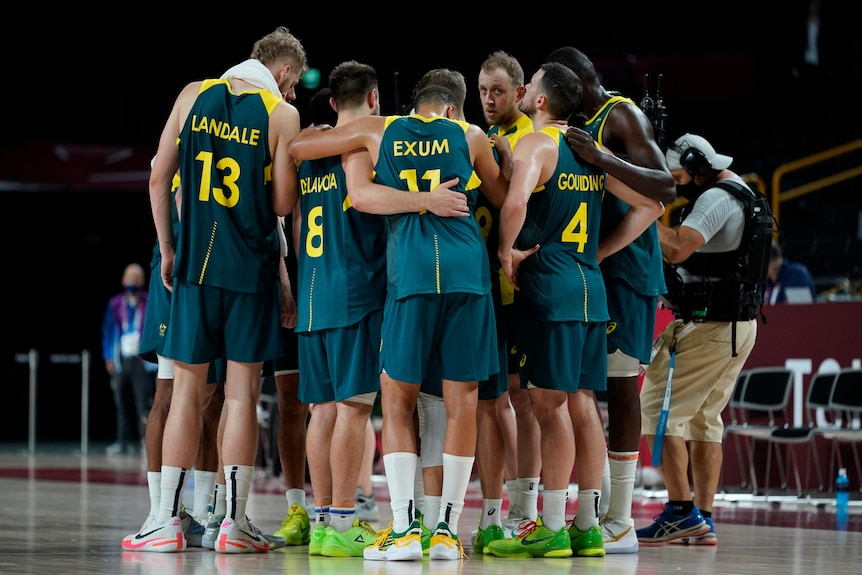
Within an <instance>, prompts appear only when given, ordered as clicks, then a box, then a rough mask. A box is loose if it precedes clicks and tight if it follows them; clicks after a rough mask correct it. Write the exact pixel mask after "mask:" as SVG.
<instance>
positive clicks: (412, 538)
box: [363, 519, 422, 561]
mask: <svg viewBox="0 0 862 575" xmlns="http://www.w3.org/2000/svg"><path fill="white" fill-rule="evenodd" d="M363 557H365V558H366V559H369V560H371V561H413V560H416V559H422V527H421V526H420V524H419V521H418V520H416V519H414V520H413V522H412V523H411V524H410V526H409V527H408V528H407V530H406V531H404V532H403V533H397V532H395V531H393V530H392V524H391V523H390V525H389V528H388V529H386V530H385V531H383V532H381V533H380V534H379V535H378V537H377V540H376V541H375V542H374V544H373V545H370V546H368V547H366V548H365V551H364V552H363Z"/></svg>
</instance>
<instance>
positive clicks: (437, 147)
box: [392, 139, 449, 156]
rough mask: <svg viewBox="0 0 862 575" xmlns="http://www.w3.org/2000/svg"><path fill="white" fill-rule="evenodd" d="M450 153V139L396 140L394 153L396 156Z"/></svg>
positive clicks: (393, 147)
mask: <svg viewBox="0 0 862 575" xmlns="http://www.w3.org/2000/svg"><path fill="white" fill-rule="evenodd" d="M448 153H449V140H448V139H443V140H430V141H429V140H420V141H415V140H413V141H410V140H395V141H394V142H392V154H393V155H395V156H436V155H439V154H448Z"/></svg>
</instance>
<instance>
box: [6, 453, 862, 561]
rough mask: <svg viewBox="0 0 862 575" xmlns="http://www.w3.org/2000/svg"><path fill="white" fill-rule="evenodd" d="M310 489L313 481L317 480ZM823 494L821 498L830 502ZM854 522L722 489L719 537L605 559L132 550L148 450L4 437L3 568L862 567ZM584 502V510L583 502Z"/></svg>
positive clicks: (860, 505)
mask: <svg viewBox="0 0 862 575" xmlns="http://www.w3.org/2000/svg"><path fill="white" fill-rule="evenodd" d="M308 490H309V492H310V488H308ZM375 495H376V497H377V500H378V505H379V506H380V511H381V517H380V521H378V522H377V523H376V524H375V527H377V528H383V527H386V526H387V525H388V523H389V520H390V519H391V513H390V512H389V505H388V496H387V490H386V486H385V481H384V480H383V478H381V477H376V485H375ZM663 502H664V499H663V494H662V493H661V492H656V493H649V492H643V491H640V490H639V491H638V493H637V495H636V500H635V505H634V515H635V522H636V525H637V526H638V527H641V526H644V525H647V524H649V523H650V522H651V520H652V517H653V516H654V515H656V514H657V513H659V511H660V507H661V505H662V503H663ZM818 503H819V505H818ZM851 503H852V505H851V513H850V517H849V521H848V523H847V527H846V530H839V529H838V528H837V525H836V515H835V510H834V506H833V505H832V504H831V502H830V501H829V500H828V495H824V496H823V499H818V500H814V501H812V500H806V499H800V498H792V497H786V498H775V499H773V500H771V501H770V500H767V501H763V500H757V499H756V498H751V499H750V500H746V498H744V497H732V496H720V497H719V499H718V500H717V501H716V507H715V509H714V513H713V518H714V521H715V525H716V531H717V535H718V541H719V543H718V545H717V546H715V547H686V546H682V545H666V546H664V547H649V548H647V547H642V548H641V550H640V551H639V552H638V553H636V554H632V555H608V556H607V557H605V558H602V559H598V558H571V559H502V558H497V557H488V556H481V555H478V556H474V555H472V554H471V551H472V550H471V549H470V548H469V545H465V550H466V551H467V553H468V555H470V556H469V557H468V558H467V559H465V560H463V561H453V562H449V561H434V562H430V561H429V560H428V559H424V560H422V561H418V562H392V563H386V562H375V561H365V560H363V559H360V558H355V559H354V558H327V557H309V556H308V555H307V547H288V548H284V549H279V550H273V551H270V552H269V553H265V554H257V555H222V554H216V553H214V552H212V551H208V550H201V549H189V550H187V551H185V552H183V553H175V554H158V553H129V552H125V551H123V549H122V547H121V545H120V542H121V540H122V538H123V536H125V535H126V534H128V533H131V532H134V531H135V530H137V528H138V527H139V526H140V523H141V521H142V520H143V519H144V517H145V516H146V513H147V511H148V509H149V500H148V497H147V488H146V479H145V473H144V471H143V469H142V464H141V459H140V457H138V456H121V457H105V456H103V455H96V456H93V455H88V456H84V457H82V456H80V455H75V454H74V453H70V454H62V453H59V454H58V453H51V454H46V455H40V454H38V453H37V454H36V455H28V454H26V453H25V452H24V453H19V452H17V451H15V450H9V449H5V450H4V449H3V448H2V444H0V509H2V524H0V574H14V575H23V574H38V575H48V574H50V575H57V574H61V573H62V574H68V575H85V574H86V575H90V574H129V575H132V574H134V575H175V574H176V575H179V574H195V575H210V574H213V575H216V574H219V575H222V574H231V575H243V574H255V573H268V574H274V573H286V574H287V573H296V574H312V575H330V574H331V575H348V574H352V573H364V574H379V575H427V574H438V573H439V574H441V575H450V574H451V575H454V574H458V573H460V574H463V575H472V574H487V575H491V574H495V575H496V574H502V575H507V574H520V573H525V572H528V571H529V572H531V573H532V574H533V575H549V574H554V575H557V574H560V575H561V574H564V573H584V574H590V575H634V574H638V573H644V574H652V573H655V574H672V573H681V574H694V573H711V574H757V573H763V574H770V575H771V574H774V573H780V574H799V575H821V574H822V575H837V574H844V573H847V574H851V573H852V574H856V575H858V574H860V573H862V501H860V498H859V494H854V501H852V502H851ZM480 505H481V495H480V494H479V492H478V484H475V485H471V487H470V491H469V493H468V500H467V506H466V509H465V512H464V515H463V517H462V519H461V523H460V526H461V532H462V533H461V536H462V537H465V541H466V540H469V533H470V531H471V530H473V529H474V528H475V526H476V525H478V518H479V513H480V511H481V508H480ZM286 511H287V509H286V502H285V499H284V495H283V491H282V489H281V486H280V485H279V480H278V479H277V478H273V477H264V476H261V477H260V478H258V479H256V480H255V486H254V490H253V492H252V495H251V497H250V500H249V516H250V517H251V518H252V520H253V521H254V522H255V524H257V525H258V526H260V527H261V528H263V529H264V530H266V531H270V532H272V531H274V530H275V529H277V528H278V527H279V526H280V524H281V520H282V519H283V518H284V515H285V513H286ZM571 512H572V513H573V512H574V509H572V510H571Z"/></svg>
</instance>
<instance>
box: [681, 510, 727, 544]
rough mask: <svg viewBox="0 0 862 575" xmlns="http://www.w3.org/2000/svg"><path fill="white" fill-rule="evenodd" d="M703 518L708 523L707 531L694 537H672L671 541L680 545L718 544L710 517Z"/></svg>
mask: <svg viewBox="0 0 862 575" xmlns="http://www.w3.org/2000/svg"><path fill="white" fill-rule="evenodd" d="M704 519H705V520H706V524H707V525H709V531H707V532H706V533H704V534H703V535H698V536H696V537H683V538H682V539H674V540H673V541H671V543H680V544H682V545H718V537H716V535H715V526H714V525H713V524H712V517H704Z"/></svg>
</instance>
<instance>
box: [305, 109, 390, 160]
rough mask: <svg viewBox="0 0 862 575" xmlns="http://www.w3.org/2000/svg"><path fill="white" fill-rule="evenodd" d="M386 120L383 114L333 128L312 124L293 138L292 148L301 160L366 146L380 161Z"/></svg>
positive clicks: (374, 158)
mask: <svg viewBox="0 0 862 575" xmlns="http://www.w3.org/2000/svg"><path fill="white" fill-rule="evenodd" d="M385 121H386V118H384V117H383V116H368V117H364V118H357V119H356V120H353V121H352V122H348V123H347V124H344V125H343V126H336V127H335V128H331V129H323V128H308V129H305V130H302V131H301V132H300V133H299V135H297V136H296V137H295V138H293V141H291V143H290V146H289V148H288V151H289V153H290V155H291V156H293V157H294V158H296V159H297V160H317V159H319V158H328V157H329V156H337V155H339V154H346V153H347V152H350V151H352V150H360V149H363V148H364V149H366V150H368V151H369V152H370V153H371V155H372V162H375V163H376V161H377V148H378V147H379V145H380V138H381V137H382V135H383V129H384V127H385Z"/></svg>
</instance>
